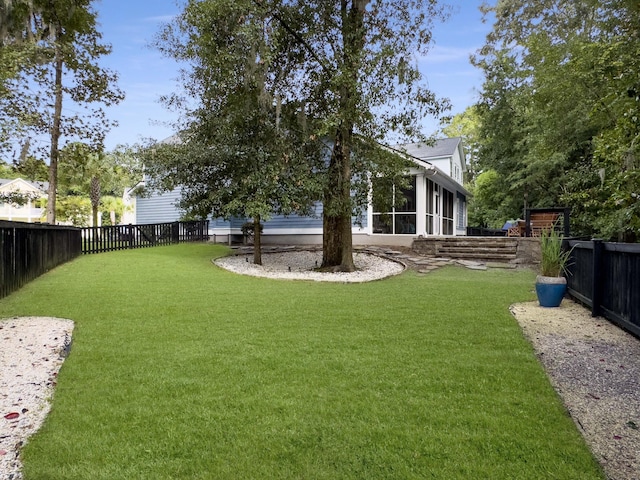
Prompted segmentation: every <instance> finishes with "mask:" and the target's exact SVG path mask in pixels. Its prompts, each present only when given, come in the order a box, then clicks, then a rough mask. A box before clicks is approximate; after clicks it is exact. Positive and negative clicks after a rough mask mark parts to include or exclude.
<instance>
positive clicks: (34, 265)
mask: <svg viewBox="0 0 640 480" xmlns="http://www.w3.org/2000/svg"><path fill="white" fill-rule="evenodd" d="M81 246H82V242H81V237H80V229H79V228H74V227H61V226H51V225H41V224H33V223H20V222H7V221H3V220H0V253H1V254H2V258H1V259H0V298H2V297H5V296H7V295H8V294H9V293H11V292H13V291H15V290H17V289H18V288H20V287H22V286H23V285H24V284H26V283H28V282H29V281H31V280H33V279H34V278H36V277H38V276H39V275H42V274H43V273H45V272H47V271H49V270H51V269H52V268H54V267H57V266H58V265H60V264H62V263H65V262H68V261H69V260H72V259H73V258H75V257H77V256H79V255H80V252H81Z"/></svg>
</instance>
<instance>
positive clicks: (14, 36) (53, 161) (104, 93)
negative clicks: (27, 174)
mask: <svg viewBox="0 0 640 480" xmlns="http://www.w3.org/2000/svg"><path fill="white" fill-rule="evenodd" d="M91 3H92V2H91V0H10V1H7V2H5V3H4V5H5V8H6V7H7V6H10V7H11V9H9V8H6V10H5V11H3V16H5V17H7V16H9V15H10V16H11V19H12V20H11V23H10V24H9V26H10V27H11V28H7V29H5V30H3V31H2V34H3V44H2V47H1V50H2V52H1V53H0V57H1V58H3V63H5V64H6V63H9V64H10V65H11V66H12V68H13V70H12V71H11V74H10V75H7V77H8V78H4V79H3V87H4V88H3V92H2V93H3V94H2V95H1V96H0V102H1V105H0V107H2V109H3V112H4V114H3V116H2V118H1V119H0V120H1V121H0V129H1V130H2V132H3V134H4V135H0V138H2V137H5V138H6V136H7V135H6V133H7V132H8V131H11V133H12V136H13V137H14V138H15V139H16V140H17V141H18V142H20V143H22V144H23V145H24V140H35V139H37V138H40V137H42V136H45V137H46V138H47V140H48V141H47V144H48V148H42V147H38V145H42V144H41V143H40V142H34V141H32V142H31V145H34V146H35V150H34V152H33V154H34V156H36V157H38V156H40V157H44V158H47V159H48V163H49V192H48V202H47V221H48V222H49V223H55V211H56V209H55V204H56V189H57V176H58V156H59V149H60V142H61V140H62V141H70V140H83V141H86V142H88V143H90V144H92V145H93V146H94V147H95V148H96V149H100V148H101V146H102V143H103V141H104V136H105V134H106V132H107V131H108V129H109V127H110V126H111V125H112V122H109V121H108V120H107V119H106V117H105V114H104V111H103V110H102V109H101V108H100V107H99V106H96V104H104V105H111V104H113V103H117V102H119V101H120V100H121V99H122V98H123V94H122V92H121V91H120V90H118V88H117V87H116V86H115V82H116V80H117V76H116V75H115V73H113V72H111V71H109V70H106V69H103V68H101V67H100V66H99V65H98V60H99V59H100V58H101V57H102V56H104V55H107V54H108V53H110V47H109V46H107V45H104V44H101V43H100V40H101V35H100V33H99V32H98V31H97V29H96V13H95V11H94V10H93V9H92V8H91ZM16 58H17V60H16ZM11 62H13V63H11ZM63 102H71V103H72V104H73V106H74V108H73V110H72V111H70V112H71V113H70V114H69V115H66V114H65V113H63ZM79 110H80V111H81V112H80V113H78V111H79ZM14 144H15V142H14ZM5 146H6V144H5ZM9 146H13V145H9Z"/></svg>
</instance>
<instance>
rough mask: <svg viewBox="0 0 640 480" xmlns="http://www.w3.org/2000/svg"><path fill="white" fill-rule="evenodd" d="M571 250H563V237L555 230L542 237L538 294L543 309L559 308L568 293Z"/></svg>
mask: <svg viewBox="0 0 640 480" xmlns="http://www.w3.org/2000/svg"><path fill="white" fill-rule="evenodd" d="M570 257H571V250H563V249H562V235H560V233H558V232H557V231H556V230H555V229H554V228H551V229H549V230H544V231H543V232H542V233H541V235H540V275H538V276H537V277H536V294H537V295H538V302H540V306H541V307H558V306H560V303H561V302H562V298H563V297H564V294H565V293H566V291H567V279H566V277H565V276H564V274H566V273H567V266H568V264H569V258H570Z"/></svg>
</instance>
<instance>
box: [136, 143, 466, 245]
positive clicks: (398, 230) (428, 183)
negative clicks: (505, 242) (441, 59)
mask: <svg viewBox="0 0 640 480" xmlns="http://www.w3.org/2000/svg"><path fill="white" fill-rule="evenodd" d="M392 150H394V151H396V152H398V154H399V155H405V156H407V158H409V159H410V160H411V161H412V162H413V164H414V166H413V167H412V168H411V169H410V171H409V172H407V174H408V175H409V176H410V179H409V184H410V185H411V188H410V189H408V190H404V191H403V192H402V194H403V195H404V197H405V199H406V201H405V202H403V203H402V205H399V206H398V207H397V208H391V211H384V212H383V211H376V209H375V208H374V205H371V204H370V205H369V206H368V208H367V211H366V213H365V215H364V217H363V219H362V225H357V224H356V223H355V222H354V225H353V243H354V244H396V245H403V244H406V245H410V244H411V242H412V241H413V239H414V238H416V237H418V236H419V235H421V236H425V237H426V236H455V235H466V229H467V199H468V197H469V195H470V194H469V192H468V191H467V190H466V189H465V188H464V187H463V185H462V181H463V180H462V179H463V174H464V171H465V170H466V166H465V165H466V162H465V155H464V151H463V149H462V142H461V139H460V138H445V139H441V140H437V141H436V142H435V144H434V145H433V146H429V145H426V144H423V143H415V144H408V145H397V146H395V147H393V149H392ZM374 188H375V184H374ZM179 199H180V189H179V188H178V189H175V190H173V191H172V192H168V193H164V194H162V195H160V194H152V195H151V196H146V197H145V196H139V197H137V198H136V202H135V211H136V218H135V223H138V224H144V223H162V222H173V221H177V220H180V218H181V216H182V212H180V211H179V210H178V209H177V208H176V206H175V205H176V203H177V202H178V200H179ZM244 221H245V220H243V219H231V221H224V220H221V219H212V220H211V222H210V225H209V231H210V234H211V235H213V236H214V239H220V240H222V241H225V240H229V239H232V238H233V239H240V236H241V234H242V232H241V226H242V224H243V223H244ZM263 232H264V233H263V234H264V236H263V241H264V243H272V244H283V243H306V244H317V243H322V204H321V203H317V204H316V205H315V208H314V215H313V216H311V217H301V216H298V215H289V216H287V217H284V216H275V217H274V218H272V219H271V220H269V221H267V222H265V223H264V231H263ZM234 237H235V238H234Z"/></svg>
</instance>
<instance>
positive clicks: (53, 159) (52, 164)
mask: <svg viewBox="0 0 640 480" xmlns="http://www.w3.org/2000/svg"><path fill="white" fill-rule="evenodd" d="M59 37H60V32H59V31H57V32H56V39H58V38H59ZM54 62H55V105H54V111H53V125H51V150H50V155H49V190H48V192H47V223H50V224H52V225H54V224H55V223H56V193H57V190H58V142H59V141H60V122H61V120H62V64H63V60H62V51H61V47H60V45H58V43H56V50H55V59H54Z"/></svg>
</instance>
